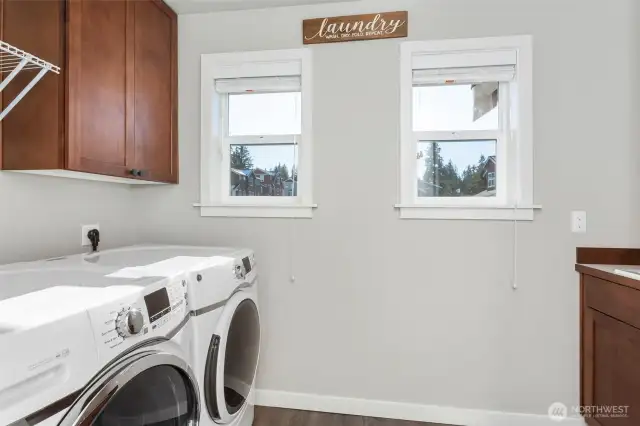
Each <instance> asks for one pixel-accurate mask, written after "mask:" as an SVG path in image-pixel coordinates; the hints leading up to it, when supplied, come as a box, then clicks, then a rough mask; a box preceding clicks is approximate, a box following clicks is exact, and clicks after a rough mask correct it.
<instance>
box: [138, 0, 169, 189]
mask: <svg viewBox="0 0 640 426" xmlns="http://www.w3.org/2000/svg"><path fill="white" fill-rule="evenodd" d="M128 7H129V16H130V18H129V19H130V21H129V22H130V28H131V26H132V27H133V28H132V30H131V31H130V32H129V34H131V35H132V36H133V37H132V39H130V43H132V47H131V48H132V56H133V61H132V62H131V63H130V64H129V68H128V76H129V81H130V84H131V89H132V90H131V91H130V92H129V106H130V108H129V109H128V117H129V128H128V135H127V136H128V137H127V164H128V165H129V166H130V168H131V169H137V170H141V171H142V179H144V180H153V181H161V182H174V183H175V182H177V181H178V163H177V160H178V145H177V130H178V127H177V63H176V60H177V52H176V49H177V46H176V43H177V18H176V15H175V13H174V12H173V11H172V10H171V9H170V8H169V7H168V6H166V5H165V4H164V3H163V2H161V1H159V0H135V1H131V0H130V1H129V6H128Z"/></svg>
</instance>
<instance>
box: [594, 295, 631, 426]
mask: <svg viewBox="0 0 640 426" xmlns="http://www.w3.org/2000/svg"><path fill="white" fill-rule="evenodd" d="M583 326H584V329H583V333H584V334H583V339H584V340H583V350H584V354H583V356H584V365H583V372H582V374H583V377H582V386H583V389H582V391H583V398H584V401H583V404H584V405H585V406H598V407H602V408H603V409H607V407H620V406H628V411H627V412H626V415H623V416H620V413H618V415H617V416H616V415H615V413H606V412H596V413H594V414H592V415H591V416H589V415H586V416H585V417H586V420H587V424H589V425H591V426H637V425H638V424H640V363H638V360H640V330H639V329H637V328H635V327H632V326H630V325H628V324H626V323H623V322H621V321H618V320H616V319H614V318H612V317H609V316H607V315H604V314H602V313H600V312H598V311H596V310H594V309H592V308H588V307H587V308H586V309H585V311H584V317H583ZM622 414H624V413H622Z"/></svg>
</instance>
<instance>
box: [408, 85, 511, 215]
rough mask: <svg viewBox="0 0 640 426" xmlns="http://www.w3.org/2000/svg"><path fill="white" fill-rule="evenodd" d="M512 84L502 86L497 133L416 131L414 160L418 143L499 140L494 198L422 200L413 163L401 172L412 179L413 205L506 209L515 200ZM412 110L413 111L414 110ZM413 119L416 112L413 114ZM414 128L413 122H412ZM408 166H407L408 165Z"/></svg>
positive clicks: (427, 198) (415, 167)
mask: <svg viewBox="0 0 640 426" xmlns="http://www.w3.org/2000/svg"><path fill="white" fill-rule="evenodd" d="M509 89H510V88H509V83H500V90H499V92H498V93H499V95H498V96H499V99H498V105H499V108H500V110H499V117H498V127H499V128H498V129H496V130H462V131H420V132H415V131H414V132H413V150H412V152H413V154H412V155H413V157H412V158H415V155H416V154H417V152H418V143H419V142H430V141H447V142H455V141H460V142H463V141H474V140H495V141H496V182H495V183H496V196H495V197H473V196H468V197H419V196H418V187H417V185H418V182H417V163H416V162H415V161H412V162H411V167H408V168H406V170H402V171H401V172H402V173H405V174H407V176H411V179H409V180H408V182H411V187H410V188H411V194H412V195H411V203H412V204H414V205H418V206H424V207H469V206H471V207H475V206H477V207H496V206H503V205H506V204H507V203H509V202H510V201H512V200H509V194H511V193H512V192H513V191H512V188H511V187H510V186H509V185H513V183H512V182H510V179H509V178H508V176H507V174H508V173H509V172H510V170H509V164H508V163H509V159H510V158H513V156H510V152H509V140H510V139H511V134H510V131H509V129H510V128H511V123H510V110H511V108H510V97H511V94H510V90H509ZM411 110H412V108H411ZM411 114H412V115H411V116H412V117H413V112H411ZM411 126H412V128H413V121H411ZM407 165H408V163H407Z"/></svg>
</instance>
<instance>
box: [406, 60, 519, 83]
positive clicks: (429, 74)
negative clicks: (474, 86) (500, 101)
mask: <svg viewBox="0 0 640 426" xmlns="http://www.w3.org/2000/svg"><path fill="white" fill-rule="evenodd" d="M515 75H516V68H515V66H514V65H502V66H491V67H466V68H437V69H423V70H413V85H414V86H420V85H428V84H445V83H485V82H503V81H513V79H514V78H515Z"/></svg>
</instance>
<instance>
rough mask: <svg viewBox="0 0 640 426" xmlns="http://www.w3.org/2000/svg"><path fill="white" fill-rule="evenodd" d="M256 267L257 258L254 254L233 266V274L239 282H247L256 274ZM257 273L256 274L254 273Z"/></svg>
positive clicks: (238, 260) (237, 261)
mask: <svg viewBox="0 0 640 426" xmlns="http://www.w3.org/2000/svg"><path fill="white" fill-rule="evenodd" d="M255 266H256V258H255V255H254V254H253V253H252V254H251V255H249V256H245V257H243V258H241V259H237V260H236V261H235V262H234V265H233V273H234V275H235V276H236V279H237V280H245V279H246V278H247V277H250V276H251V275H252V274H251V273H252V272H254V270H255ZM254 273H255V272H254Z"/></svg>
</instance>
